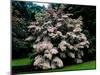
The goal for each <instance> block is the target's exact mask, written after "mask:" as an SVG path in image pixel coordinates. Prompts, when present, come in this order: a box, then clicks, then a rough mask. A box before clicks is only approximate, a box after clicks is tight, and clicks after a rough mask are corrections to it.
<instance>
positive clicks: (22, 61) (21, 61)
mask: <svg viewBox="0 0 100 75" xmlns="http://www.w3.org/2000/svg"><path fill="white" fill-rule="evenodd" d="M29 64H30V59H29V58H22V59H14V60H12V63H11V65H12V67H13V66H24V65H29Z"/></svg>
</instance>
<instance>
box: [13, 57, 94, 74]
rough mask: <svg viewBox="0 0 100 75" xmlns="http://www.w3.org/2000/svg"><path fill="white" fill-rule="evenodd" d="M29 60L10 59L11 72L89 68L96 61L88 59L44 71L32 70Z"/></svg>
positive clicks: (92, 66) (91, 67)
mask: <svg viewBox="0 0 100 75" xmlns="http://www.w3.org/2000/svg"><path fill="white" fill-rule="evenodd" d="M29 64H30V60H29V59H28V58H23V59H16V60H13V61H12V71H13V73H40V72H41V73H42V72H58V71H74V70H90V69H96V61H95V60H92V61H88V62H84V63H81V64H74V65H68V66H65V67H63V68H59V69H54V70H45V71H34V70H32V69H31V67H32V66H31V67H30V65H29Z"/></svg>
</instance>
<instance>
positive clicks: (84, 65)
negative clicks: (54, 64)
mask: <svg viewBox="0 0 100 75" xmlns="http://www.w3.org/2000/svg"><path fill="white" fill-rule="evenodd" d="M90 69H96V61H95V60H93V61H88V62H84V63H81V64H75V65H70V66H65V67H64V68H61V69H55V70H49V71H50V72H52V71H73V70H90Z"/></svg>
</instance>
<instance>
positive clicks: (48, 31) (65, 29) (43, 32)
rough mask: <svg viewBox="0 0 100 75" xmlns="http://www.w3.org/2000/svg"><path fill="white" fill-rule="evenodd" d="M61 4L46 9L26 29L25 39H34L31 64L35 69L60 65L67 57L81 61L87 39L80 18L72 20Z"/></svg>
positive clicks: (86, 45) (74, 60)
mask: <svg viewBox="0 0 100 75" xmlns="http://www.w3.org/2000/svg"><path fill="white" fill-rule="evenodd" d="M63 9H64V6H63V7H62V5H61V7H59V8H58V9H53V8H48V9H47V10H46V11H45V12H44V13H42V15H41V16H39V17H38V16H37V19H36V21H35V22H30V25H29V26H28V31H29V32H30V33H31V34H32V35H31V36H29V37H28V38H26V39H25V41H32V40H34V41H35V42H33V49H34V55H35V57H34V58H33V66H34V67H35V69H54V68H60V67H63V66H64V65H65V64H64V61H65V59H67V58H70V59H73V62H75V63H82V62H83V60H82V58H83V57H84V49H87V48H89V41H88V40H87V38H86V36H85V34H83V33H82V26H83V22H82V17H81V16H80V17H79V18H77V19H72V18H71V16H73V14H69V13H64V12H63Z"/></svg>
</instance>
